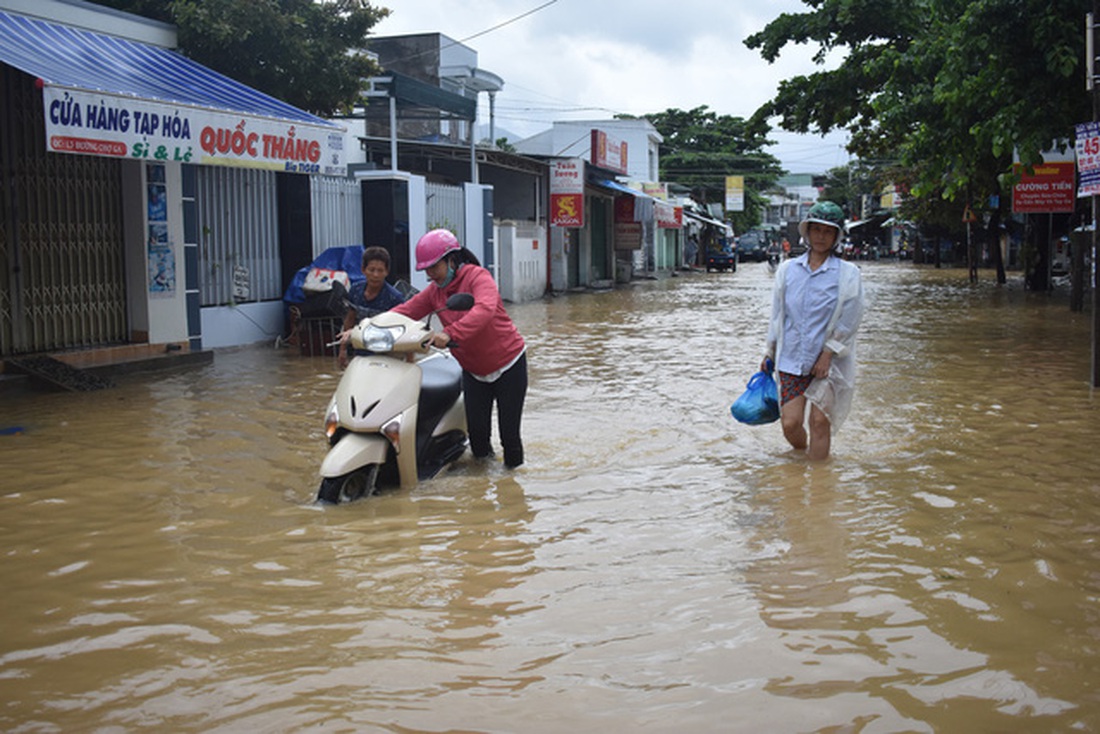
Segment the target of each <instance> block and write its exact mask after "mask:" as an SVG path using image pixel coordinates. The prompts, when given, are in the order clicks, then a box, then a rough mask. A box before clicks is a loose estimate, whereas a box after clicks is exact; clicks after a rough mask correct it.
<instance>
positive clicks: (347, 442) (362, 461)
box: [321, 433, 390, 477]
mask: <svg viewBox="0 0 1100 734" xmlns="http://www.w3.org/2000/svg"><path fill="white" fill-rule="evenodd" d="M389 447H390V442H389V441H387V440H386V439H385V438H383V437H382V436H379V435H377V434H373V435H364V434H361V433H348V434H345V435H344V437H343V438H341V439H340V441H339V442H338V443H337V444H336V445H335V446H333V447H332V448H331V449H329V452H328V453H327V454H326V455H325V459H324V461H322V462H321V476H322V477H339V476H343V475H344V474H347V473H348V472H351V471H355V470H356V469H359V468H361V467H364V466H367V465H369V464H381V463H383V462H384V461H385V460H386V452H387V451H388V450H389Z"/></svg>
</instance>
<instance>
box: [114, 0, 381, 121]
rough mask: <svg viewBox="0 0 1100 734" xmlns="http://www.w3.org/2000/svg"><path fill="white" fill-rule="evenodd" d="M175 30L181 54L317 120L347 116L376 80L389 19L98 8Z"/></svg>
mask: <svg viewBox="0 0 1100 734" xmlns="http://www.w3.org/2000/svg"><path fill="white" fill-rule="evenodd" d="M99 4H100V5H107V6H109V7H113V8H116V9H118V10H124V11H127V12H131V13H135V14H138V15H143V16H145V17H147V18H153V19H154V20H161V21H164V22H168V23H173V24H175V25H176V26H177V28H178V37H179V45H180V51H182V52H183V53H184V54H185V55H187V56H188V57H189V58H191V59H194V60H195V61H197V62H199V63H200V64H203V65H204V66H208V67H210V68H211V69H214V70H215V71H220V72H221V73H223V74H225V75H226V76H229V77H232V78H233V79H236V80H237V81H239V82H242V83H244V84H247V85H249V86H251V87H254V88H256V89H259V90H260V91H262V92H265V93H267V94H270V95H271V96H273V97H277V98H279V99H281V100H283V101H285V102H288V103H290V104H292V105H294V106H295V107H299V108H301V109H304V110H307V111H309V112H313V113H314V114H317V115H330V114H333V113H336V112H341V111H347V110H349V109H350V108H351V107H352V106H353V105H354V104H355V103H356V102H357V100H358V99H359V93H360V92H361V91H362V89H363V79H364V78H366V77H369V76H371V75H373V74H376V73H377V72H378V68H377V66H376V65H375V63H374V62H373V61H372V60H371V59H370V57H369V56H368V55H367V54H366V52H365V49H366V46H367V43H368V41H367V35H368V33H369V32H370V29H371V28H373V27H374V26H375V24H377V23H378V21H380V20H382V19H383V18H385V17H386V16H387V15H389V12H390V11H389V10H388V9H386V8H378V7H372V6H371V4H370V3H369V2H366V0H321V1H319V2H314V0H99Z"/></svg>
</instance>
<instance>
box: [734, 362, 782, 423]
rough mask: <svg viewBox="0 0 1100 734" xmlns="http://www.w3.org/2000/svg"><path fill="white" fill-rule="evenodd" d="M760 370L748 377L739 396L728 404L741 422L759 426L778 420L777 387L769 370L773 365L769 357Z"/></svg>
mask: <svg viewBox="0 0 1100 734" xmlns="http://www.w3.org/2000/svg"><path fill="white" fill-rule="evenodd" d="M764 366H765V367H767V371H764V370H761V371H760V372H757V373H756V374H755V375H753V376H752V377H750V378H749V384H748V386H747V387H746V388H745V392H743V393H741V397H739V398H737V400H735V401H734V403H733V405H731V406H730V413H732V414H733V417H734V418H736V419H737V420H738V421H740V422H741V423H746V424H748V425H750V426H760V425H763V424H765V423H774V422H775V421H777V420H779V388H777V387H776V384H775V378H773V377H772V374H771V371H772V368H773V367H774V365H773V364H772V361H771V360H770V359H769V360H768V361H767V362H766V364H765V365H764Z"/></svg>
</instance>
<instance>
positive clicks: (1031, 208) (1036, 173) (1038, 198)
mask: <svg viewBox="0 0 1100 734" xmlns="http://www.w3.org/2000/svg"><path fill="white" fill-rule="evenodd" d="M1014 168H1015V170H1016V171H1017V173H1018V174H1019V175H1020V180H1019V182H1017V184H1016V185H1015V186H1013V187H1012V211H1013V213H1015V214H1056V213H1059V212H1072V211H1073V206H1074V199H1075V197H1074V168H1073V161H1050V162H1047V163H1040V164H1038V165H1036V166H1034V167H1033V168H1032V172H1031V173H1028V172H1027V169H1026V168H1025V167H1024V166H1022V165H1021V164H1019V163H1016V164H1014Z"/></svg>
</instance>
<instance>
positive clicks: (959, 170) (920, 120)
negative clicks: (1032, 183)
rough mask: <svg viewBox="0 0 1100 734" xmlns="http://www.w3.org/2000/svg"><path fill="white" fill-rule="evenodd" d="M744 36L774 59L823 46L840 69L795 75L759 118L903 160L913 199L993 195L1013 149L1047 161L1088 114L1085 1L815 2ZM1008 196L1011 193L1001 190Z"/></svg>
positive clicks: (865, 154) (865, 153)
mask: <svg viewBox="0 0 1100 734" xmlns="http://www.w3.org/2000/svg"><path fill="white" fill-rule="evenodd" d="M806 4H807V6H808V7H810V8H811V9H810V11H809V12H807V13H801V14H783V15H781V16H779V17H778V18H777V19H776V20H774V21H772V22H771V23H769V24H768V25H767V26H766V27H765V28H764V30H762V31H760V32H759V33H757V34H754V35H753V36H750V37H749V38H748V39H746V41H745V43H746V45H747V46H748V47H749V48H754V49H758V50H759V52H760V53H761V55H762V56H763V57H764V58H765V59H767V60H769V61H774V60H775V59H776V58H777V57H778V56H779V54H780V52H781V51H782V50H783V48H784V47H785V46H786V45H788V44H792V43H793V44H799V43H806V44H816V46H817V51H816V54H815V59H816V60H817V61H819V62H822V63H824V62H825V61H826V59H827V58H828V57H829V54H830V53H831V52H837V53H843V60H842V61H841V62H840V63H839V64H837V65H836V67H835V68H833V69H829V70H825V69H824V68H823V70H822V71H819V72H816V73H813V74H810V75H806V76H798V77H794V78H792V79H788V80H785V81H784V82H782V83H781V85H780V87H779V90H778V93H777V94H776V96H775V97H774V98H773V99H772V100H771V101H770V102H769V103H767V104H766V105H764V106H763V107H762V108H761V109H760V110H759V111H758V112H757V113H756V115H755V117H756V118H757V119H763V120H770V119H773V118H778V119H779V126H780V127H782V128H783V129H786V130H792V131H798V132H828V131H830V130H833V129H846V130H848V132H849V133H850V135H851V143H850V146H849V147H850V149H851V151H852V152H853V153H855V154H856V155H858V156H860V157H861V158H878V157H884V156H886V157H896V158H897V159H898V160H899V163H900V164H901V165H902V166H903V167H904V168H905V169H906V171H907V176H908V177H909V179H910V183H911V186H912V188H911V191H912V193H913V195H914V196H917V197H942V198H944V199H946V200H948V201H956V202H957V204H956V208H958V209H959V210H960V211H961V209H962V207H963V206H964V205H965V203H967V202H970V201H982V200H985V199H986V198H987V197H988V196H989V195H990V194H995V193H998V192H999V191H1000V190H1002V189H1003V188H1004V187H1005V185H1006V183H1008V178H1007V177H1008V176H1009V175H1010V174H1011V165H1012V160H1013V152H1014V151H1017V152H1018V155H1019V157H1020V159H1021V161H1022V162H1024V163H1025V164H1027V165H1032V164H1035V163H1038V162H1041V160H1042V158H1041V154H1042V152H1043V151H1044V150H1049V149H1050V148H1051V147H1052V145H1055V144H1056V143H1057V141H1060V140H1066V139H1069V138H1072V136H1073V125H1074V124H1075V123H1077V122H1081V121H1083V120H1086V119H1091V111H1090V108H1089V99H1088V96H1087V95H1086V94H1085V92H1084V88H1083V82H1082V80H1083V74H1082V71H1081V60H1082V57H1083V44H1084V39H1083V35H1084V34H1083V32H1082V25H1083V24H1082V21H1083V18H1084V15H1085V12H1086V11H1087V10H1088V7H1087V4H1086V3H1084V2H1082V0H806ZM1002 198H1003V197H1002Z"/></svg>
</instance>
